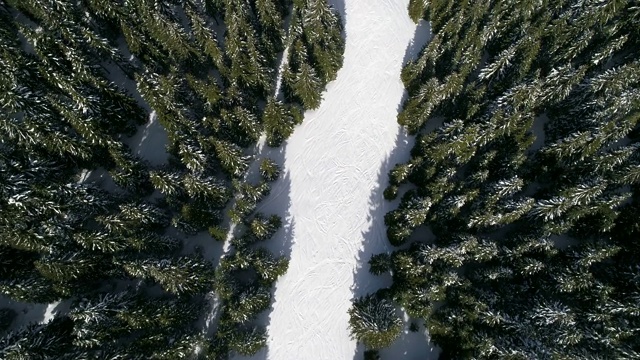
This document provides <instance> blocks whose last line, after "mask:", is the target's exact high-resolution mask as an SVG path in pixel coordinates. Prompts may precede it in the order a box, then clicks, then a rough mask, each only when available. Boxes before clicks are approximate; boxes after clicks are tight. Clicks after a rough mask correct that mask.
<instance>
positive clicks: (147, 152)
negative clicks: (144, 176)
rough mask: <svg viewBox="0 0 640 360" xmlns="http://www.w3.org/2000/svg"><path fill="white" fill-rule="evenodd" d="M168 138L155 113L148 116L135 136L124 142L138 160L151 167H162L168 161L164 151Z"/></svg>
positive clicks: (167, 155)
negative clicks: (147, 120)
mask: <svg viewBox="0 0 640 360" xmlns="http://www.w3.org/2000/svg"><path fill="white" fill-rule="evenodd" d="M168 141H169V137H168V136H167V131H166V130H165V129H164V128H163V127H162V125H160V123H159V122H158V117H157V116H156V112H155V111H152V112H151V114H150V115H149V122H148V123H147V124H146V125H143V127H142V128H138V131H137V132H136V134H135V135H134V136H133V137H131V138H128V139H125V140H124V143H125V144H127V145H128V146H129V147H130V148H131V150H132V152H133V153H134V154H135V155H137V156H139V157H140V158H142V159H144V160H146V161H148V162H149V163H150V164H151V165H155V166H158V165H162V164H165V163H166V162H167V160H168V159H169V154H168V153H167V150H166V145H167V142H168Z"/></svg>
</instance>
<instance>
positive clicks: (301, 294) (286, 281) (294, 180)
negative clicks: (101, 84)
mask: <svg viewBox="0 0 640 360" xmlns="http://www.w3.org/2000/svg"><path fill="white" fill-rule="evenodd" d="M332 4H333V5H334V7H335V8H336V9H337V10H338V11H339V12H340V13H341V14H342V17H343V21H344V23H345V35H346V51H345V54H344V66H343V68H342V69H341V70H340V72H339V73H338V76H337V79H336V80H335V81H334V82H332V83H330V84H329V85H328V87H327V90H326V92H325V93H324V95H323V97H324V100H323V102H322V105H321V106H320V108H319V109H317V110H315V111H310V112H307V113H306V114H305V120H304V123H303V124H302V125H301V126H300V127H298V128H297V129H296V130H295V132H294V133H293V135H292V136H291V138H290V139H289V140H288V141H287V143H286V144H285V145H284V147H283V148H282V149H265V148H264V147H263V148H262V149H261V154H260V156H269V157H272V158H274V159H275V160H277V161H279V162H280V163H281V164H283V175H284V176H283V179H281V180H279V181H278V182H276V183H275V184H274V187H273V189H272V192H271V195H270V197H269V198H268V199H266V200H265V201H264V202H263V203H262V204H261V206H259V208H258V211H261V212H263V213H265V214H278V215H280V216H282V218H283V223H284V229H283V230H281V231H280V232H279V233H278V234H276V236H275V237H274V239H272V240H270V241H269V242H271V243H272V244H270V247H271V249H272V250H274V251H275V252H279V253H281V254H283V255H286V256H289V258H290V266H289V270H288V272H287V273H286V274H285V275H284V276H283V277H282V278H281V279H279V280H278V282H277V283H276V287H275V293H274V303H273V306H272V309H270V311H267V312H266V313H265V315H264V318H263V319H262V320H263V321H264V324H265V325H267V329H268V332H269V340H268V346H267V348H266V349H264V350H262V351H261V352H260V353H258V354H257V355H256V356H254V357H253V358H252V359H256V360H257V359H271V360H286V359H296V360H304V359H314V360H318V359H331V360H334V359H362V358H363V353H364V348H363V346H362V345H358V344H357V343H356V341H355V340H352V339H350V335H349V329H348V321H349V315H348V310H349V308H350V306H351V301H352V299H353V298H354V297H358V296H362V295H364V294H367V293H369V292H373V291H375V290H377V289H379V288H381V287H384V286H387V285H389V284H390V279H389V278H384V277H375V276H373V275H371V274H369V272H368V265H367V261H368V260H369V258H370V257H371V255H372V254H377V253H380V252H385V251H392V250H393V249H392V248H391V246H390V245H389V243H388V241H387V239H386V235H385V230H386V228H385V226H384V222H383V217H384V214H385V213H386V212H388V211H390V210H392V209H393V208H395V206H396V205H397V203H388V202H386V201H385V200H384V198H383V196H382V191H383V190H384V188H385V187H386V185H387V173H388V171H389V170H390V169H391V168H392V167H393V166H394V165H395V164H396V163H398V162H403V161H406V160H408V158H409V150H410V147H411V145H412V143H413V139H412V138H409V137H407V136H406V135H405V134H404V132H403V131H402V130H401V129H400V127H399V125H398V124H397V122H396V116H397V114H398V111H399V109H400V107H401V105H402V98H403V96H404V95H405V90H404V87H403V85H402V82H401V81H400V71H401V68H402V65H403V63H404V62H405V61H406V60H407V59H408V58H410V57H412V56H415V54H417V52H418V51H419V50H420V48H421V46H422V45H424V43H425V42H426V41H427V37H428V36H429V31H428V28H427V27H428V25H427V24H422V25H421V26H420V27H419V28H416V25H415V24H413V23H412V22H411V20H410V19H409V17H408V15H407V5H408V1H407V0H402V1H399V0H375V1H370V0H346V1H345V2H344V3H343V2H342V1H340V0H338V1H332ZM407 328H408V324H407ZM381 355H382V358H383V359H420V360H425V359H430V358H433V359H436V358H437V356H438V351H437V349H435V348H434V347H433V346H432V345H431V344H430V343H429V341H428V335H427V334H425V333H424V327H423V326H421V327H420V332H417V333H411V332H409V331H408V330H406V331H405V332H404V333H403V335H402V337H401V338H400V339H399V340H398V341H397V342H396V344H395V345H394V346H392V347H391V348H389V349H385V350H383V351H381Z"/></svg>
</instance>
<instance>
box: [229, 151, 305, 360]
mask: <svg viewBox="0 0 640 360" xmlns="http://www.w3.org/2000/svg"><path fill="white" fill-rule="evenodd" d="M285 153H286V142H285V143H284V144H283V145H282V146H281V147H279V148H270V147H267V146H266V145H264V147H263V148H262V149H260V150H259V151H258V153H257V155H256V160H257V161H255V163H254V165H259V163H260V161H261V160H262V159H264V158H270V159H271V160H273V161H275V162H276V163H277V164H278V166H279V167H280V169H282V173H281V175H280V178H279V179H278V180H276V181H275V182H274V183H272V185H271V192H270V193H269V196H267V198H266V199H264V200H263V201H262V202H260V204H258V207H257V209H256V213H262V214H265V215H267V216H269V215H278V216H280V218H281V219H282V227H281V228H280V230H278V231H277V232H276V233H275V234H274V235H273V237H272V238H271V239H269V240H267V241H265V242H264V243H262V244H260V246H262V247H264V248H266V249H267V250H269V251H270V252H271V253H273V254H274V255H275V256H283V257H285V258H287V259H291V248H292V245H293V237H294V230H295V221H294V218H293V215H292V214H291V211H290V209H291V195H290V194H291V177H290V174H289V171H287V170H286V169H285V168H284V161H285ZM277 287H278V282H276V283H275V284H274V286H273V287H272V288H271V297H272V300H271V307H270V308H269V309H267V310H265V311H264V312H262V313H261V314H260V315H259V316H258V318H257V319H255V320H254V321H253V323H255V324H257V325H258V326H261V327H264V328H265V329H267V328H268V327H269V323H270V318H271V313H272V312H273V306H274V304H275V303H276V302H277V301H278V298H277V297H276V295H275V294H276V288H277ZM280 296H286V294H285V295H282V294H281V295H280ZM268 353H269V348H268V345H267V346H265V347H264V348H262V349H261V350H260V351H259V352H258V353H256V354H255V355H253V356H251V357H246V356H241V355H236V356H234V357H233V359H251V360H263V359H264V360H266V359H267V357H268Z"/></svg>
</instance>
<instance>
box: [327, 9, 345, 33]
mask: <svg viewBox="0 0 640 360" xmlns="http://www.w3.org/2000/svg"><path fill="white" fill-rule="evenodd" d="M329 6H331V7H332V8H333V9H335V11H337V12H338V14H340V20H341V21H342V38H343V39H345V40H346V38H347V33H346V29H347V7H346V6H345V4H344V0H329Z"/></svg>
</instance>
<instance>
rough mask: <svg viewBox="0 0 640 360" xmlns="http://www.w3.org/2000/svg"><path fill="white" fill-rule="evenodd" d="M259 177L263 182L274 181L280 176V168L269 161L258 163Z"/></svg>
mask: <svg viewBox="0 0 640 360" xmlns="http://www.w3.org/2000/svg"><path fill="white" fill-rule="evenodd" d="M260 175H261V176H262V178H263V179H264V180H265V181H275V180H276V179H277V178H278V177H279V176H280V167H279V166H278V164H276V163H275V162H274V161H273V160H271V159H268V158H267V159H264V160H262V162H261V163H260Z"/></svg>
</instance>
